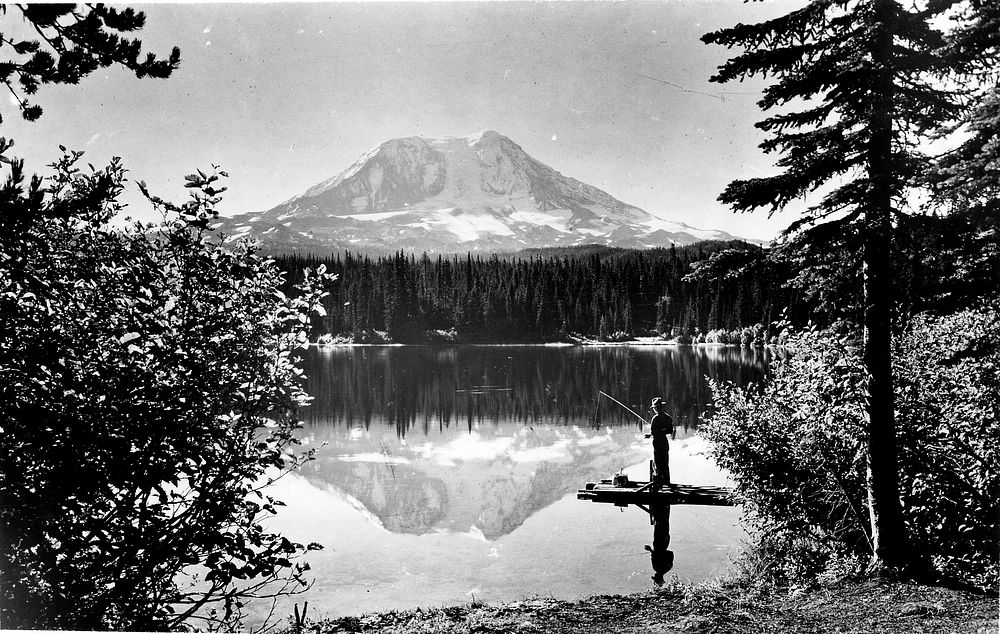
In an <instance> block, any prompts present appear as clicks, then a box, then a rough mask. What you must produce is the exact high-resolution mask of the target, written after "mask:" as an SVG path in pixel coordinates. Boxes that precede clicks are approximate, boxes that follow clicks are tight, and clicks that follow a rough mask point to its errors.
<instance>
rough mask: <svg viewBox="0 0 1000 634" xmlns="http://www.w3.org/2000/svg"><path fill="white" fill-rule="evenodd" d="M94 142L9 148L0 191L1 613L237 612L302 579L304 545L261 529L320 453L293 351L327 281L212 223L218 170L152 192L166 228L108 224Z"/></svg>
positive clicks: (206, 623)
mask: <svg viewBox="0 0 1000 634" xmlns="http://www.w3.org/2000/svg"><path fill="white" fill-rule="evenodd" d="M79 158H80V155H79V153H67V154H65V155H64V157H63V158H62V159H61V160H60V161H59V162H58V163H57V164H56V165H55V166H54V167H55V176H53V177H52V178H51V179H49V180H48V181H46V182H43V181H42V180H40V179H37V178H34V179H31V181H30V182H26V180H25V178H24V175H23V167H22V164H21V163H20V162H19V161H14V162H13V164H12V167H11V175H10V177H9V178H8V179H7V181H6V183H5V184H4V186H3V188H2V189H0V377H2V381H0V620H2V622H3V625H4V626H5V627H29V628H59V629H109V628H110V629H129V630H153V629H164V628H178V627H183V626H187V625H189V624H191V623H198V627H213V626H223V625H231V624H233V623H234V622H236V621H238V619H239V616H240V608H241V607H242V605H243V603H244V601H245V600H246V599H247V598H251V597H254V596H258V595H261V594H264V595H267V594H272V593H274V592H281V591H290V590H292V589H293V588H294V587H295V586H299V585H301V584H304V580H303V577H302V573H303V572H304V570H305V567H304V566H303V565H301V564H298V563H297V562H296V558H297V557H298V556H299V555H301V554H302V553H303V552H304V551H305V550H306V549H307V548H309V547H306V546H303V545H301V544H295V543H292V542H290V541H289V540H287V539H285V538H283V537H282V536H280V535H277V534H272V533H270V532H268V531H266V530H265V529H264V528H263V527H262V525H261V520H262V519H263V518H264V517H267V516H268V515H270V514H273V512H274V507H275V506H276V505H278V504H279V502H277V501H276V500H273V499H272V498H270V497H269V496H267V495H265V494H264V493H263V491H262V489H263V488H264V487H265V486H266V485H267V484H268V483H269V482H271V481H272V480H273V479H274V478H276V477H278V476H279V475H280V474H281V473H284V472H286V471H287V470H289V469H290V468H294V467H295V466H297V465H298V464H300V463H301V462H302V461H304V460H306V459H308V457H309V454H308V453H306V454H297V453H296V452H295V451H294V445H296V444H297V441H296V440H295V438H294V437H293V433H294V431H295V430H296V429H297V427H298V423H297V421H296V420H295V419H294V418H293V414H294V411H295V409H296V407H297V406H299V405H301V404H302V403H303V402H304V400H305V398H306V395H305V394H304V393H303V391H302V389H301V387H300V385H299V383H300V378H301V375H300V370H299V369H298V368H297V367H296V365H295V362H294V361H295V359H294V357H293V352H294V350H295V349H296V348H297V347H299V346H300V345H302V344H303V343H304V342H305V340H306V328H307V326H308V320H307V315H308V313H309V312H310V311H311V310H312V309H313V308H315V307H316V306H317V305H318V302H319V300H320V297H321V296H322V292H321V290H320V288H319V286H318V283H319V282H322V281H324V279H325V278H324V276H322V275H321V276H319V277H317V276H311V277H308V278H307V279H306V280H305V282H304V284H303V285H302V287H301V288H300V289H299V290H298V295H297V298H295V299H289V298H286V297H285V296H284V295H282V294H281V293H280V292H279V291H278V288H279V286H280V285H281V284H282V281H283V279H282V275H281V274H280V273H279V271H278V270H277V268H276V267H275V266H274V265H273V263H272V262H270V261H269V260H266V259H263V258H261V257H260V256H258V255H257V254H255V253H254V250H253V249H252V248H251V247H249V246H247V245H245V244H238V245H236V246H235V247H234V248H232V249H230V248H224V247H223V246H221V245H220V244H219V243H218V241H217V240H213V235H212V232H211V231H210V230H209V223H210V222H212V221H213V220H214V219H215V217H216V216H217V212H216V211H215V206H216V204H217V203H218V202H219V196H220V194H221V193H222V191H224V189H223V188H221V187H220V186H219V184H218V181H219V178H220V176H222V174H221V173H220V174H214V173H213V174H210V175H209V174H203V173H201V172H199V173H198V174H195V175H192V176H189V177H188V179H187V180H188V182H187V186H188V187H189V188H191V191H192V198H191V200H190V201H189V202H187V203H186V204H184V205H181V206H175V205H172V204H170V203H167V202H165V201H162V200H160V199H157V198H152V197H151V199H150V200H151V201H152V203H153V204H154V205H155V206H156V207H158V208H159V209H161V210H162V211H163V212H164V214H165V217H166V219H167V220H166V222H165V224H163V225H162V226H161V227H159V228H156V229H153V228H151V227H142V226H138V227H134V228H131V229H129V230H126V231H119V230H115V229H112V228H111V227H110V226H109V222H110V221H111V219H112V217H113V215H114V214H115V213H116V212H118V211H119V205H118V203H117V198H118V195H119V194H120V193H121V191H122V188H123V183H124V170H123V169H122V167H121V166H120V165H119V164H118V162H117V161H116V162H113V163H112V164H111V165H110V166H109V167H107V168H106V169H103V170H95V169H94V168H90V171H81V170H80V169H79V168H78V166H77V163H78V160H79ZM310 547H313V546H310ZM276 581H277V582H280V583H279V585H278V586H277V587H275V586H273V585H271V582H276ZM288 584H291V585H288ZM198 619H203V620H202V621H199V620H198Z"/></svg>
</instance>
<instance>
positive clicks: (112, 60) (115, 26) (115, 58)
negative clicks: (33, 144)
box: [0, 4, 181, 121]
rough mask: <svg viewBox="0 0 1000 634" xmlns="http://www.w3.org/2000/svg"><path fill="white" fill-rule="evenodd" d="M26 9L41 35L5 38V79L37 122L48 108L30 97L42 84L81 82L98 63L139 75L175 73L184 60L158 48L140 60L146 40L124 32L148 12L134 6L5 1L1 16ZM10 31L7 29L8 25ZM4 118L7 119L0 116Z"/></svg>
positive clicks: (1, 76) (0, 51)
mask: <svg viewBox="0 0 1000 634" xmlns="http://www.w3.org/2000/svg"><path fill="white" fill-rule="evenodd" d="M15 13H17V14H20V17H21V18H23V20H24V21H25V22H27V23H28V24H30V25H31V27H32V29H33V31H34V33H36V34H37V35H39V37H40V39H24V40H19V39H18V40H16V41H15V40H13V39H11V40H8V39H7V38H3V39H2V41H0V81H2V82H3V83H4V84H6V86H7V89H8V91H9V92H10V94H11V96H12V97H13V98H14V100H15V101H16V102H17V106H18V108H19V109H20V110H21V115H22V116H23V117H24V118H25V119H26V120H28V121H34V120H36V119H38V117H40V116H41V114H42V108H41V107H40V106H38V105H37V104H33V103H30V102H29V101H28V95H33V94H35V93H36V92H37V91H38V87H39V86H40V85H41V84H78V83H80V80H81V79H83V78H84V77H86V76H87V75H89V74H90V73H92V72H94V71H95V70H97V69H98V68H107V67H108V66H112V65H117V66H122V67H124V68H126V69H128V70H129V71H131V72H132V73H134V74H135V76H136V77H140V78H141V77H159V78H163V77H169V76H170V73H172V72H173V71H174V69H176V68H177V66H178V64H180V55H181V53H180V50H179V49H178V48H177V47H174V49H173V50H172V51H171V53H170V56H169V57H168V58H167V59H158V58H157V57H156V56H155V55H153V54H152V53H148V54H147V55H146V56H145V58H141V59H140V55H141V52H142V42H140V41H139V40H137V39H123V38H122V36H121V35H120V34H125V33H132V32H135V31H138V30H140V29H142V27H143V26H144V25H145V23H146V16H145V14H144V13H142V12H141V11H134V10H133V9H131V8H129V7H120V8H115V7H108V6H105V5H103V4H97V5H86V6H85V7H77V6H76V5H73V4H16V5H0V15H2V16H3V17H7V16H8V15H10V14H15ZM4 30H5V31H6V29H4ZM0 121H2V119H0Z"/></svg>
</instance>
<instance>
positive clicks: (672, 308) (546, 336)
mask: <svg viewBox="0 0 1000 634" xmlns="http://www.w3.org/2000/svg"><path fill="white" fill-rule="evenodd" d="M732 252H738V253H743V254H744V256H745V258H749V259H759V258H761V257H763V253H764V252H763V249H761V248H760V247H757V246H754V245H750V244H747V243H745V242H702V243H698V244H696V245H691V246H684V247H676V246H674V247H670V248H666V249H651V250H645V251H636V250H627V249H614V248H605V247H601V248H593V247H591V248H588V249H583V250H578V251H574V250H551V251H550V250H541V251H535V252H526V253H524V254H520V255H516V256H502V255H489V256H481V255H472V254H466V255H465V256H458V255H454V256H440V255H439V256H434V257H431V256H428V255H427V254H423V255H414V254H406V253H403V252H399V253H396V254H395V255H392V256H367V255H363V254H352V253H349V252H347V253H343V254H333V255H330V256H327V257H320V256H315V255H288V256H280V257H278V258H277V263H278V265H279V267H281V268H282V269H284V270H285V271H286V272H287V274H288V275H287V282H288V284H289V285H294V284H295V283H297V282H298V281H299V280H300V279H301V277H302V275H303V273H304V271H305V270H306V269H313V270H315V269H316V268H318V267H319V266H325V267H326V270H327V272H328V273H332V274H335V275H337V276H338V280H337V283H336V284H334V285H333V286H332V287H331V288H330V289H329V291H330V294H329V296H327V297H326V298H325V299H324V300H323V304H324V309H325V311H326V314H325V315H323V316H322V317H320V318H318V319H315V320H314V323H313V336H314V337H317V338H318V337H320V336H322V335H327V334H329V335H340V336H343V337H345V338H349V339H351V340H355V341H360V340H365V339H366V338H369V339H370V338H372V337H376V338H377V337H379V336H384V337H388V338H389V339H391V340H392V341H396V342H404V343H405V342H417V341H427V340H429V339H430V340H433V339H434V337H435V336H437V337H439V338H445V340H447V339H448V338H457V340H460V341H487V340H488V341H492V342H513V341H558V340H564V339H566V338H567V337H573V336H576V337H586V338H593V339H601V340H605V341H611V340H616V339H623V338H629V337H633V336H636V335H661V336H665V337H675V338H677V337H679V338H681V340H684V338H686V337H687V338H696V337H697V336H698V335H699V334H701V335H702V339H704V336H705V333H708V332H709V331H727V332H734V333H738V332H740V331H741V330H743V329H751V328H752V327H753V326H757V328H756V329H755V330H753V331H752V332H754V333H756V337H757V340H758V342H761V343H762V342H764V339H765V338H766V337H767V336H768V335H770V334H771V333H770V332H769V331H768V327H769V324H771V323H772V322H773V321H775V320H777V319H779V318H780V317H781V315H782V311H783V310H785V309H786V308H788V309H791V310H792V311H793V312H794V313H795V314H796V316H797V317H799V318H803V319H805V318H808V315H809V311H810V309H809V307H808V306H807V305H806V303H805V302H803V301H800V300H799V299H798V298H797V294H796V293H795V291H794V290H790V289H788V288H786V287H785V284H784V282H785V280H783V279H779V278H778V276H777V275H776V274H775V269H773V268H767V269H761V270H760V271H759V272H758V273H757V274H754V275H746V276H731V277H728V278H720V279H708V278H707V277H702V278H699V279H691V278H690V277H689V276H691V274H692V273H693V272H695V271H696V270H697V269H698V264H699V263H704V262H706V261H707V260H708V259H709V258H710V257H711V256H713V255H715V254H720V253H732ZM686 278H687V279H686ZM376 333H385V334H384V335H381V334H376ZM435 333H436V334H435Z"/></svg>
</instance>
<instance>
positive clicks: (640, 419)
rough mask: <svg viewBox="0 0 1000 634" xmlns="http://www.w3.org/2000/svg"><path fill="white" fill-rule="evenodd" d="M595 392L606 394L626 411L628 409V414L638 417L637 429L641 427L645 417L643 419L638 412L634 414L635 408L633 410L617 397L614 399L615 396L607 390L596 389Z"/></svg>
mask: <svg viewBox="0 0 1000 634" xmlns="http://www.w3.org/2000/svg"><path fill="white" fill-rule="evenodd" d="M597 393H598V394H603V395H604V396H607V397H608V398H610V399H611V400H612V401H614V402H615V403H618V404H619V405H621V406H622V407H624V408H625V409H626V410H627V411H628V412H629V413H630V414H632V415H633V416H635V417H636V418H638V419H639V421H640V422H639V429H640V430H641V429H642V424H643V423H645V422H646V419H645V418H643V417H642V416H639V415H638V414H636V413H635V410H634V409H632V408H631V407H629V406H628V405H626V404H625V403H622V402H621V401H619V400H618V399H616V398H615V397H613V396H611V395H610V394H608V393H607V392H602V391H601V390H597Z"/></svg>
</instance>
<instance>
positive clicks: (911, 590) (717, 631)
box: [285, 580, 1000, 634]
mask: <svg viewBox="0 0 1000 634" xmlns="http://www.w3.org/2000/svg"><path fill="white" fill-rule="evenodd" d="M998 628H1000V607H998V599H997V597H996V596H995V595H993V596H988V595H981V594H974V593H970V592H965V591H961V590H954V589H949V588H942V587H937V586H927V585H920V584H915V583H908V582H889V581H879V580H866V581H857V582H842V583H840V584H838V585H834V586H827V587H821V588H816V589H812V590H808V591H802V590H799V591H793V592H790V593H786V594H781V595H778V596H772V597H752V593H751V592H749V591H747V590H745V589H743V588H741V587H739V586H735V585H728V584H718V583H716V584H703V585H700V586H685V585H682V584H678V585H674V586H667V587H664V588H661V589H657V590H649V591H647V592H642V593H637V594H630V595H616V596H596V597H591V598H589V599H584V600H581V601H560V600H556V599H552V598H536V599H529V600H525V601H518V602H513V603H502V604H495V605H468V606H456V607H448V608H429V609H416V610H406V611H400V612H395V611H393V612H383V613H376V614H369V615H365V616H361V617H344V618H339V619H327V620H322V621H317V622H311V621H307V623H306V625H305V626H304V627H303V628H294V627H291V628H288V629H286V630H285V633H286V634H289V633H296V632H313V633H315V634H332V633H334V632H366V633H372V634H404V633H405V634H445V633H448V634H459V633H461V634H467V633H468V634H472V633H480V632H482V633H493V632H495V633H501V632H524V633H546V634H570V633H573V634H599V633H600V634H604V633H608V634H626V633H627V634H638V633H640V632H643V633H657V634H671V633H691V632H705V633H709V632H711V633H713V634H723V633H732V634H758V633H764V632H768V633H772V632H773V633H775V634H804V633H806V632H842V633H843V632H856V633H858V634H860V633H863V632H864V633H868V632H885V633H898V634H904V633H906V634H910V633H915V632H921V633H932V632H933V633H937V632H940V633H942V634H944V633H949V634H950V633H959V634H988V633H995V632H997V631H998Z"/></svg>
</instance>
